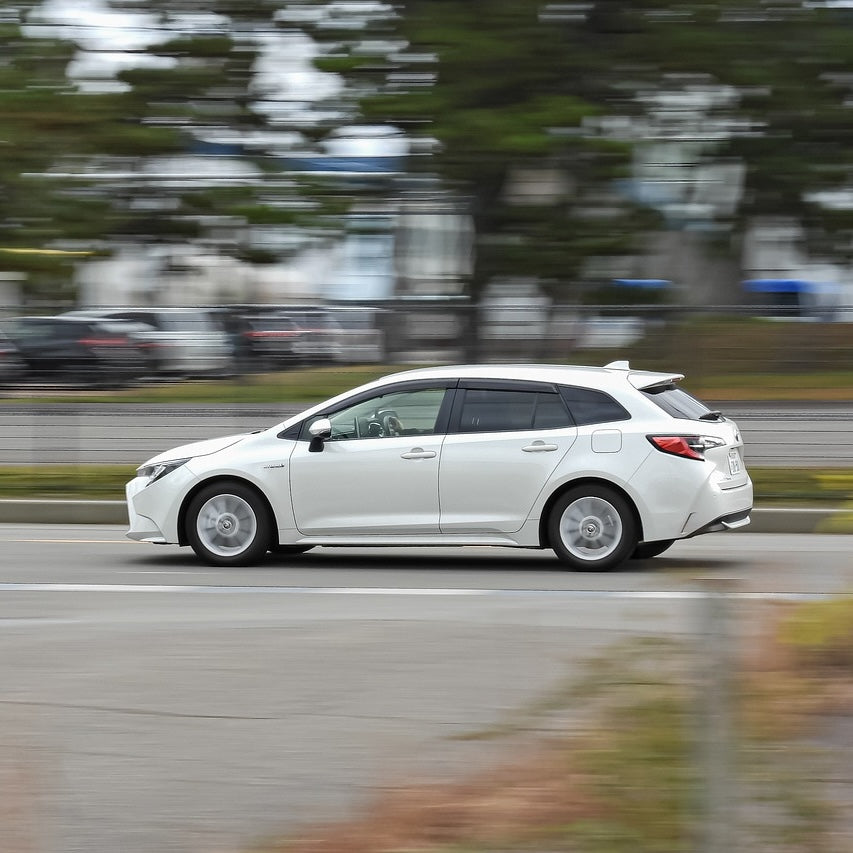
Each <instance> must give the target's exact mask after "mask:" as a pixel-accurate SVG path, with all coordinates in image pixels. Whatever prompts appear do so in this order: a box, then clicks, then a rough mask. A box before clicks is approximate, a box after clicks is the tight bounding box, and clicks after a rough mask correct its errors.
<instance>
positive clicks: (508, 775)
mask: <svg viewBox="0 0 853 853" xmlns="http://www.w3.org/2000/svg"><path fill="white" fill-rule="evenodd" d="M603 813H604V808H603V804H602V803H600V802H597V801H596V800H595V799H594V798H593V797H592V796H591V795H590V793H589V791H588V785H587V784H586V783H585V782H584V781H583V780H582V779H581V778H580V777H579V775H578V774H576V773H574V772H572V771H571V769H570V766H569V759H568V756H567V754H566V749H565V744H560V743H554V744H546V745H544V746H542V747H540V748H538V749H537V750H535V751H534V752H532V753H531V754H529V755H527V756H525V757H524V758H523V759H521V760H519V761H518V762H515V763H509V764H506V765H504V766H502V767H500V768H497V769H495V770H492V771H490V772H488V773H485V774H483V775H481V776H479V777H476V778H473V779H469V780H466V781H463V782H456V783H452V784H445V785H422V786H407V787H398V788H389V789H387V790H385V791H382V792H381V793H380V794H379V795H378V797H377V798H376V800H375V801H374V803H373V804H372V805H370V806H369V807H368V808H367V809H366V811H365V813H364V815H363V816H362V817H359V818H357V819H354V820H351V821H347V822H344V823H339V824H334V825H331V826H317V827H308V828H305V829H304V830H303V831H302V832H301V833H300V836H299V837H297V838H290V839H287V840H284V841H279V842H270V843H268V844H267V845H262V846H260V847H258V848H255V849H256V850H257V851H258V853H283V851H287V853H342V851H346V853H380V851H383V853H387V851H412V853H413V852H414V851H428V850H439V849H442V850H443V849H449V848H450V846H451V845H459V844H460V843H464V844H465V845H466V849H468V848H473V849H488V850H498V849H513V850H515V849H519V847H523V846H524V845H527V844H530V843H533V842H536V841H542V840H543V836H544V837H545V838H547V836H548V834H549V832H550V831H551V828H552V827H554V826H559V825H560V824H562V823H564V822H566V821H572V820H578V819H580V818H583V817H587V816H589V815H595V816H599V815H602V814H603ZM454 849H458V848H454ZM537 849H544V848H541V847H540V848H537Z"/></svg>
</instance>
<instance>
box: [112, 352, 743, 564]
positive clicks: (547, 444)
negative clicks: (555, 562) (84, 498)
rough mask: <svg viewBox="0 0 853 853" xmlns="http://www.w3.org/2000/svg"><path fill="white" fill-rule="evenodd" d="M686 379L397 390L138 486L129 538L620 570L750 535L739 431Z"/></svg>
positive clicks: (186, 463)
mask: <svg viewBox="0 0 853 853" xmlns="http://www.w3.org/2000/svg"><path fill="white" fill-rule="evenodd" d="M681 379H683V376H682V375H681V374H677V373H652V372H648V371H643V370H632V369H631V368H630V367H629V365H628V363H627V362H614V363H612V364H609V365H607V366H606V367H571V366H560V365H469V366H448V367H435V368H426V369H420V370H411V371H406V372H403V373H396V374H393V375H390V376H386V377H384V378H383V379H379V380H377V381H374V382H370V383H368V384H366V385H362V386H361V387H358V388H355V389H353V390H351V391H348V392H346V393H344V394H340V395H339V396H337V397H333V398H332V399H330V400H327V401H326V402H324V403H320V404H318V405H316V406H313V407H311V408H310V409H308V410H307V411H305V412H303V413H302V414H299V415H296V416H294V417H292V418H290V419H288V420H286V421H284V422H283V423H279V424H276V425H274V426H272V427H270V428H269V429H266V430H262V431H260V432H254V433H251V434H247V435H232V436H228V437H226V438H217V439H211V440H206V441H200V442H197V443H195V444H187V445H184V446H182V447H177V448H175V449H174V450H170V451H167V452H166V453H162V454H160V455H159V456H155V457H154V458H153V459H150V460H149V461H148V462H146V463H145V464H144V465H142V466H141V467H140V468H139V469H138V472H137V476H136V478H135V479H133V480H132V481H131V482H130V483H128V485H127V502H128V510H129V516H130V530H129V532H128V536H129V537H130V538H131V539H136V540H141V541H145V542H153V543H158V544H177V545H189V546H191V547H192V548H193V550H194V551H195V553H196V554H197V555H198V556H199V557H200V558H201V559H202V560H203V561H204V562H206V563H209V564H212V565H218V566H246V565H252V564H255V563H257V562H258V561H260V560H261V559H262V558H263V557H264V555H265V554H266V553H267V552H270V551H272V552H275V553H277V554H297V553H302V552H304V551H307V550H309V549H310V548H313V547H315V546H335V545H338V546H339V545H350V546H354V545H362V546H364V545H397V546H410V545H411V546H414V545H442V546H443V545H500V546H515V547H519V548H551V549H553V550H554V552H555V553H556V555H557V557H559V558H560V560H562V561H564V563H565V565H566V567H567V568H571V569H576V570H586V571H606V570H610V569H614V568H616V567H617V566H619V565H620V564H622V563H623V562H624V561H625V560H628V559H631V558H633V559H646V558H650V557H654V556H656V555H658V554H660V553H662V552H663V551H665V550H666V549H667V548H668V547H669V546H670V545H672V543H673V542H674V541H676V540H677V539H684V538H687V537H691V536H696V535H698V534H702V533H712V532H715V531H723V530H733V529H736V528H739V527H742V526H744V525H746V524H748V523H749V514H750V510H751V508H752V482H751V481H750V478H749V475H748V474H747V470H746V467H745V466H744V455H743V450H744V448H743V441H742V439H741V435H740V432H739V430H738V428H737V426H736V425H735V424H734V423H733V422H732V421H730V420H729V419H727V418H726V417H724V416H723V415H722V414H721V413H720V412H717V411H712V410H711V409H709V408H708V406H706V405H705V404H703V403H702V402H700V401H699V400H697V399H696V398H695V397H692V396H691V395H690V394H688V393H687V392H686V391H684V390H682V389H681V388H679V386H678V383H679V381H680V380H681Z"/></svg>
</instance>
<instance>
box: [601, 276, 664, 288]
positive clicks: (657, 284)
mask: <svg viewBox="0 0 853 853" xmlns="http://www.w3.org/2000/svg"><path fill="white" fill-rule="evenodd" d="M613 283H614V284H617V285H619V287H637V288H640V289H642V290H662V289H663V288H665V287H671V286H672V282H671V281H667V280H666V279H665V278H614V279H613Z"/></svg>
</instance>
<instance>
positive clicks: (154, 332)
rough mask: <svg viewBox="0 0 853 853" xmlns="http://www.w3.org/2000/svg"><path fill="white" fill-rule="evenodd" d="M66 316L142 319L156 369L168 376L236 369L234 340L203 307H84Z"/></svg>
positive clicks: (218, 372)
mask: <svg viewBox="0 0 853 853" xmlns="http://www.w3.org/2000/svg"><path fill="white" fill-rule="evenodd" d="M64 316H69V317H71V316H73V317H100V318H103V319H112V320H127V321H131V322H134V323H143V324H144V325H145V326H147V327H148V329H149V331H147V332H143V333H142V337H143V338H144V339H145V341H146V342H147V345H148V347H149V349H150V352H151V358H152V359H153V360H154V362H155V364H156V366H157V372H158V373H159V374H161V375H165V376H207V375H224V374H228V373H230V372H231V371H232V370H233V367H234V363H233V357H232V349H231V343H230V341H229V338H228V335H227V334H226V332H225V330H224V329H223V328H222V327H221V326H220V325H219V322H218V321H217V319H215V317H214V316H213V315H212V314H211V313H210V312H209V311H208V310H207V309H204V308H85V309H79V310H76V311H69V312H67V314H65V315H64Z"/></svg>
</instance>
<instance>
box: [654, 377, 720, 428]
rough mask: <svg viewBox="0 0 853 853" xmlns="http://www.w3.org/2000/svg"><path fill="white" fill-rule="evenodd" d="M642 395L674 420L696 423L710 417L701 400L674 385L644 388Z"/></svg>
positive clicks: (709, 412) (709, 411)
mask: <svg viewBox="0 0 853 853" xmlns="http://www.w3.org/2000/svg"><path fill="white" fill-rule="evenodd" d="M642 393H643V394H644V395H645V396H646V397H647V398H648V399H649V400H651V401H652V402H653V403H654V404H655V405H656V406H659V407H660V408H661V409H663V410H664V411H665V412H666V413H667V414H668V415H671V416H672V417H674V418H682V419H684V420H688V421H698V420H699V419H700V418H702V417H703V416H706V415H710V414H711V412H712V409H709V408H708V407H707V406H706V405H705V404H704V403H703V402H702V401H701V400H697V399H696V398H695V397H693V396H692V395H690V394H688V393H687V392H686V391H683V390H682V389H681V388H679V387H677V386H676V385H675V383H671V384H669V385H659V386H656V387H654V388H644V389H643V391H642Z"/></svg>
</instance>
